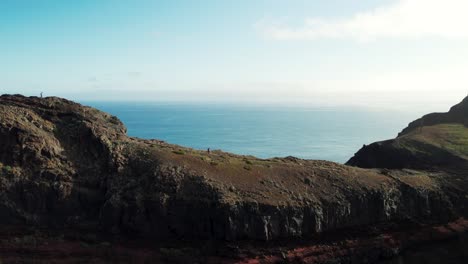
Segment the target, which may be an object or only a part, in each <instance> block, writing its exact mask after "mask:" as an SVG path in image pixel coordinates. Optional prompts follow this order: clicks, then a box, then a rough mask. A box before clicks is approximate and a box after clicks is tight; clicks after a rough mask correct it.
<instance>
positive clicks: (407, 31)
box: [256, 0, 468, 41]
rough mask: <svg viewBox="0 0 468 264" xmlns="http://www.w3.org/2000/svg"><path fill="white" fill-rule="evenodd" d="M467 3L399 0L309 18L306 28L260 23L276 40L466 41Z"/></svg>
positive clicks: (440, 0) (464, 0)
mask: <svg viewBox="0 0 468 264" xmlns="http://www.w3.org/2000/svg"><path fill="white" fill-rule="evenodd" d="M467 11H468V1H467V0H399V1H398V2H396V3H394V4H392V5H389V6H383V7H380V8H376V9H373V10H368V11H364V12H360V13H356V14H354V15H353V16H351V17H349V18H344V19H325V18H318V17H314V18H307V19H305V21H304V25H302V26H300V27H291V26H288V25H284V24H282V25H281V24H280V25H278V24H275V23H269V25H267V24H268V23H266V22H265V21H263V22H260V23H258V24H257V25H256V26H257V27H258V28H259V29H260V30H261V31H262V32H263V33H264V34H265V35H266V36H268V37H271V38H274V39H285V40H289V39H292V40H294V39H297V40H308V39H318V38H331V39H338V38H351V39H356V40H359V41H369V40H375V39H380V38H421V37H442V38H466V37H468V26H467V25H468V15H467Z"/></svg>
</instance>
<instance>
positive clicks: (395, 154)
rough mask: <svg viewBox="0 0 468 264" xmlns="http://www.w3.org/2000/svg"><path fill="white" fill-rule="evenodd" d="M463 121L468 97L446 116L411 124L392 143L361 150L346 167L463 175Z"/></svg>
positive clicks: (467, 133)
mask: <svg viewBox="0 0 468 264" xmlns="http://www.w3.org/2000/svg"><path fill="white" fill-rule="evenodd" d="M467 120H468V97H467V98H465V99H464V100H463V101H462V102H461V103H460V104H458V105H456V106H454V107H452V108H451V109H450V111H449V112H447V113H434V114H429V115H426V116H424V117H422V118H420V119H418V120H416V121H414V122H411V123H410V124H409V126H408V127H407V128H405V129H403V131H402V132H401V133H400V134H399V135H398V137H397V138H395V139H392V140H387V141H382V142H377V143H373V144H371V145H369V146H364V147H363V148H362V149H361V150H359V151H358V152H357V153H356V155H355V156H354V157H353V158H351V159H350V160H349V161H348V163H347V164H348V165H353V166H358V167H363V168H393V169H402V168H413V169H430V170H445V171H447V170H449V171H451V172H453V171H459V172H464V168H467V166H468V128H467V127H466V125H467V124H468V123H467Z"/></svg>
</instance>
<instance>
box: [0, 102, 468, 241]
mask: <svg viewBox="0 0 468 264" xmlns="http://www.w3.org/2000/svg"><path fill="white" fill-rule="evenodd" d="M458 108H459V107H457V108H456V109H458ZM456 111H458V110H456ZM460 111H461V110H460ZM463 111H464V110H463ZM463 116H465V115H460V117H461V118H463ZM379 144H380V145H375V146H372V145H371V146H372V147H369V148H367V149H366V150H361V152H362V153H367V155H365V157H364V156H361V154H359V153H358V154H357V156H356V157H355V158H354V161H353V162H350V164H352V165H362V164H364V165H363V166H362V167H369V166H370V165H372V166H373V165H376V164H377V165H379V164H381V163H379V162H384V161H385V160H387V161H388V162H390V163H386V164H393V163H392V162H395V164H396V165H395V166H393V165H391V166H374V167H382V168H384V167H392V168H393V167H395V168H399V167H405V166H402V164H403V163H404V162H407V161H408V160H410V161H411V164H415V163H418V162H422V163H421V164H425V162H424V159H425V158H424V156H415V155H412V153H411V152H405V151H407V150H404V149H403V150H400V149H395V148H389V147H387V146H386V144H390V145H392V144H393V143H392V142H388V143H379ZM387 149H389V151H388V152H387ZM0 150H1V151H0V162H1V165H0V166H1V170H0V190H1V192H0V195H1V199H0V222H1V223H2V224H4V225H28V226H30V225H33V226H38V227H48V228H63V227H67V228H71V229H80V230H88V231H92V232H93V231H96V232H101V231H103V232H106V233H111V234H126V235H131V236H137V237H149V238H155V239H158V240H167V239H174V238H187V239H218V240H242V239H255V240H274V239H279V238H305V237H311V236H314V235H315V234H317V233H321V232H324V231H331V230H338V229H343V228H350V227H357V226H365V225H370V224H377V223H385V222H398V221H406V220H411V221H416V222H421V223H436V222H446V221H449V220H451V219H455V218H457V217H460V216H463V215H466V213H467V210H466V208H465V204H467V202H468V201H467V199H468V198H467V197H468V195H467V192H468V188H465V186H466V185H464V184H465V183H466V181H467V180H466V177H463V176H464V175H463V173H461V172H457V173H458V174H457V173H453V172H452V171H449V170H426V169H427V167H426V165H430V164H425V165H424V166H421V168H423V169H424V170H418V171H415V170H388V169H361V168H356V167H350V166H344V165H340V164H336V163H332V162H325V161H312V160H301V159H297V158H293V157H287V158H274V159H266V160H264V159H257V158H255V157H251V156H238V155H233V154H230V153H224V152H221V151H212V152H211V153H207V152H204V151H199V150H193V149H188V148H184V147H181V146H176V145H171V144H167V143H165V142H162V141H158V140H142V139H138V138H131V137H128V136H127V135H126V129H125V127H124V125H123V124H122V123H121V122H120V121H119V120H118V119H117V118H116V117H113V116H110V115H108V114H106V113H103V112H100V111H98V110H96V109H92V108H89V107H86V106H82V105H79V104H76V103H73V102H70V101H67V100H64V99H60V98H36V97H23V96H18V95H3V96H1V97H0ZM425 151H429V153H430V151H431V149H430V148H427V149H425ZM447 152H448V153H445V152H441V153H439V152H437V155H440V157H441V160H442V161H444V162H445V161H446V160H447V159H448V158H450V159H451V158H452V156H454V155H453V153H452V152H450V151H447ZM386 155H387V156H386ZM429 155H430V154H429ZM446 155H447V156H446ZM455 156H456V155H455ZM395 157H399V158H398V159H401V161H399V160H393V159H394V158H395ZM437 157H438V156H437ZM457 158H459V159H460V162H462V161H463V158H462V157H460V156H457ZM365 162H368V163H365ZM454 162H458V160H456V159H454ZM366 165H369V166H366ZM410 167H411V166H410ZM416 167H417V166H416Z"/></svg>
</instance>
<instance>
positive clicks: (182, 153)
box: [172, 149, 185, 155]
mask: <svg viewBox="0 0 468 264" xmlns="http://www.w3.org/2000/svg"><path fill="white" fill-rule="evenodd" d="M172 153H174V154H177V155H185V152H184V151H183V150H180V149H179V150H174V151H172Z"/></svg>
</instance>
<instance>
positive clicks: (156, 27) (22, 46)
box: [0, 0, 468, 110]
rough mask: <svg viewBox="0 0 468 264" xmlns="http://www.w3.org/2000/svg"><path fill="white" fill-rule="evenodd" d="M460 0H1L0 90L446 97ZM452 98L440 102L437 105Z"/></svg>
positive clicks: (459, 49)
mask: <svg viewBox="0 0 468 264" xmlns="http://www.w3.org/2000/svg"><path fill="white" fill-rule="evenodd" d="M467 8H468V3H466V1H462V0H447V1H437V0H424V1H423V0H401V1H397V0H374V1H370V0H362V1H348V0H327V1H314V0H309V1H306V0H287V1H286V0H284V1H279V0H237V1H227V0H226V1H222V0H218V1H214V0H200V1H189V0H185V1H182V0H179V1H177V0H170V1H169V0H167V1H154V0H133V1H130V0H129V1H124V0H113V1H112V0H100V1H95V0H81V1H61V0H60V1H59V0H56V1H51V0H42V1H36V0H29V1H27V0H2V1H0V59H1V60H0V88H1V89H2V91H1V92H2V93H23V94H27V95H35V94H39V92H41V91H43V92H44V93H45V94H46V95H57V96H63V97H67V98H70V99H75V100H90V99H94V100H158V101H159V100H163V101H174V100H177V101H193V100H196V101H241V102H278V103H305V104H325V105H360V106H380V105H384V106H395V100H398V102H399V103H400V104H401V105H403V106H404V105H414V103H419V104H421V105H424V106H425V105H427V104H429V103H430V104H432V103H434V104H435V103H438V104H440V105H441V106H445V105H447V106H448V105H450V104H453V103H454V102H456V101H458V100H460V99H461V98H462V97H463V96H465V95H466V94H467V90H468V77H467V75H468V74H466V73H467V72H468V29H466V25H467V24H468V18H465V15H464V14H463V10H467ZM441 110H444V109H441Z"/></svg>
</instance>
